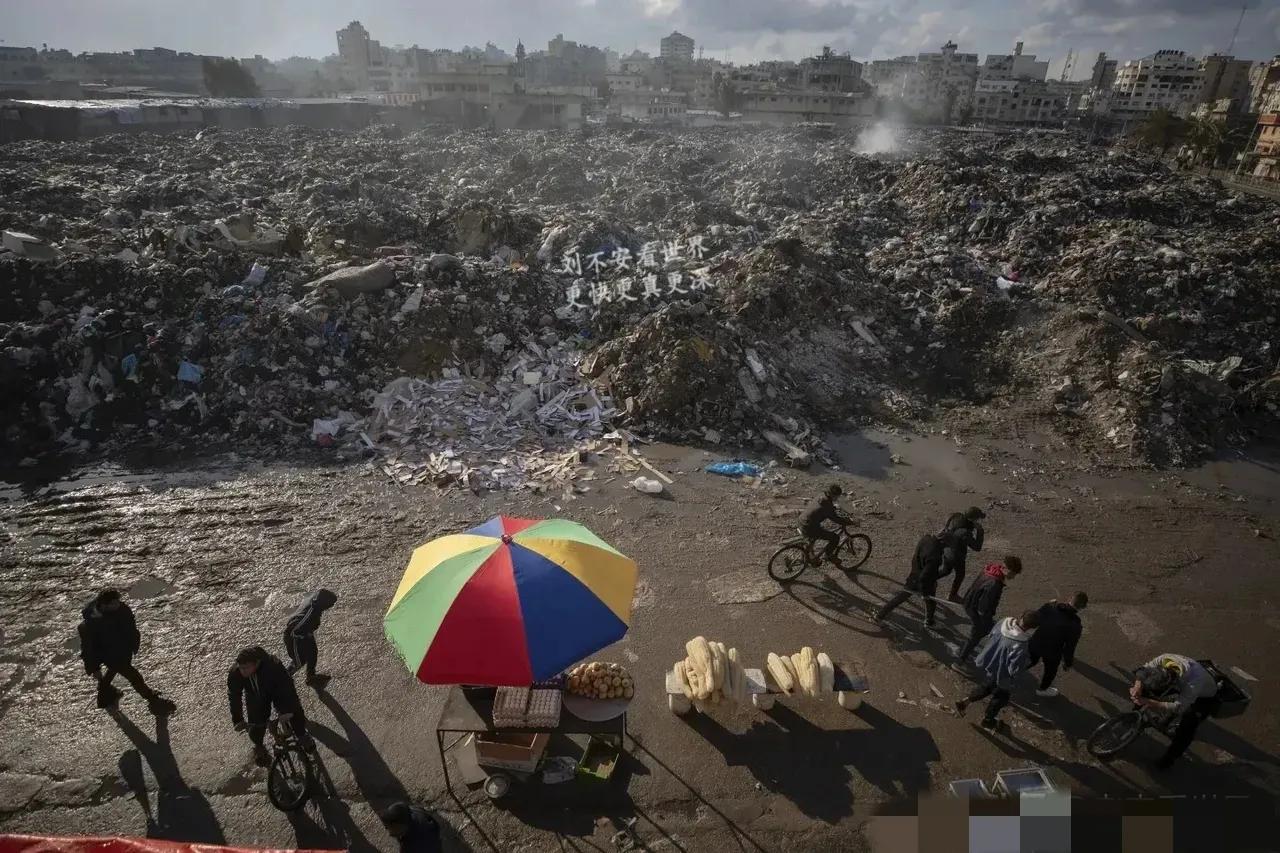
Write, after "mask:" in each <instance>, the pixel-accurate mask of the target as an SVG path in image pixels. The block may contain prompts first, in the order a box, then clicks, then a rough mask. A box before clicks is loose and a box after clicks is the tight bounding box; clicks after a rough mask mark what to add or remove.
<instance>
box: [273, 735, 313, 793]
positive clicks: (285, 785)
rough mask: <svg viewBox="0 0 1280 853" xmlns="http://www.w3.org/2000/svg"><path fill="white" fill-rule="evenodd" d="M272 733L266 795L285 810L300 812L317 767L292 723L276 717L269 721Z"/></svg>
mask: <svg viewBox="0 0 1280 853" xmlns="http://www.w3.org/2000/svg"><path fill="white" fill-rule="evenodd" d="M267 731H269V732H270V733H271V765H270V769H269V770H267V797H268V798H269V799H270V800H271V805H273V806H275V807H276V808H277V809H279V810H280V811H282V812H292V811H297V810H298V809H300V808H302V807H303V806H304V805H305V804H306V802H307V800H308V798H310V796H311V789H312V783H313V781H314V779H315V768H314V767H312V764H311V756H310V755H308V754H307V750H306V749H305V748H304V747H303V745H302V742H301V741H300V740H299V739H298V735H297V733H296V732H294V730H293V726H291V725H290V724H289V718H288V717H287V716H285V717H276V718H274V719H272V720H271V721H270V722H268V723H267Z"/></svg>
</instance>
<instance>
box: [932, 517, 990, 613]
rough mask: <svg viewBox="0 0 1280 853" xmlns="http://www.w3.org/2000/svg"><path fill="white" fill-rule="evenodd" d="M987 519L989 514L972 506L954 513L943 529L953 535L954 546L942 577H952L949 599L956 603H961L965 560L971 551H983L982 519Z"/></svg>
mask: <svg viewBox="0 0 1280 853" xmlns="http://www.w3.org/2000/svg"><path fill="white" fill-rule="evenodd" d="M986 517H987V514H986V513H985V512H983V511H982V510H981V509H980V508H979V507H976V506H971V507H969V508H968V509H967V510H965V511H964V512H953V513H952V514H951V515H950V516H949V517H948V518H947V524H946V526H945V527H944V528H943V530H944V531H945V532H946V533H949V534H951V536H952V538H953V542H954V544H953V545H952V547H951V550H950V552H949V553H948V555H947V556H948V560H947V565H946V566H944V567H943V570H942V575H941V576H942V577H945V576H946V575H948V574H950V575H952V577H953V579H952V581H951V594H950V595H949V596H948V599H949V600H951V601H954V602H956V603H959V602H960V586H961V584H963V583H964V576H965V560H966V558H967V557H968V556H969V552H970V551H981V550H982V542H983V539H985V537H986V531H985V530H984V529H983V527H982V519H984V518H986Z"/></svg>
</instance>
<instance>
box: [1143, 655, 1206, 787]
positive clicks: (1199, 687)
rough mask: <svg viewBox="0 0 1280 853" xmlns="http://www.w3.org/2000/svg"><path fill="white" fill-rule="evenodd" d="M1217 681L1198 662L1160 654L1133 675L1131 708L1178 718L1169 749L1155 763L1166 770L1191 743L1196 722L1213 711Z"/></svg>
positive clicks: (1193, 738) (1197, 723)
mask: <svg viewBox="0 0 1280 853" xmlns="http://www.w3.org/2000/svg"><path fill="white" fill-rule="evenodd" d="M1217 693H1218V681H1217V679H1215V678H1214V677H1213V675H1212V674H1210V672H1209V671H1208V670H1207V669H1205V668H1204V667H1203V666H1202V665H1201V664H1200V663H1199V662H1198V661H1195V660H1192V659H1191V658H1189V657H1185V656H1183V655H1175V654H1163V655H1159V656H1157V657H1156V658H1155V659H1154V660H1151V661H1148V662H1147V663H1146V664H1144V665H1143V666H1141V667H1139V668H1138V671H1137V672H1136V673H1134V682H1133V686H1132V687H1130V688H1129V698H1130V699H1132V700H1133V704H1135V705H1138V706H1140V707H1143V708H1150V709H1151V710H1153V711H1162V712H1164V713H1168V714H1177V715H1180V719H1179V720H1178V727H1177V729H1176V730H1175V731H1174V733H1173V736H1172V738H1171V739H1170V741H1169V748H1168V749H1167V750H1166V751H1165V754H1164V755H1163V756H1162V757H1161V758H1160V760H1159V761H1158V762H1156V766H1157V767H1158V768H1159V769H1161V770H1168V769H1169V767H1170V766H1171V765H1172V764H1173V762H1174V761H1176V760H1177V759H1178V756H1180V755H1182V753H1184V752H1186V751H1187V747H1188V746H1190V745H1191V741H1193V740H1195V736H1196V729H1197V728H1199V726H1200V722H1201V721H1202V720H1204V718H1205V717H1208V716H1209V715H1210V714H1211V713H1212V712H1213V710H1214V707H1215V706H1216V704H1217V702H1216V700H1215V698H1214V697H1215V696H1216V695H1217Z"/></svg>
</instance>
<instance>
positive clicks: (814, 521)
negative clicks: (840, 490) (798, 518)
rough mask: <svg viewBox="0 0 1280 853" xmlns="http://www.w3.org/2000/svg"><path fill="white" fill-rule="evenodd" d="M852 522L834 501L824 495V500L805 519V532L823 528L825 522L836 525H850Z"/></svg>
mask: <svg viewBox="0 0 1280 853" xmlns="http://www.w3.org/2000/svg"><path fill="white" fill-rule="evenodd" d="M852 520H853V519H851V518H849V516H847V515H845V514H844V513H842V512H841V511H840V508H839V507H837V506H836V502H835V501H834V500H832V499H831V498H829V497H827V496H826V495H823V496H822V500H820V501H818V505H817V506H816V507H814V508H813V509H811V510H810V511H809V514H808V515H806V516H805V517H804V525H803V527H804V529H805V530H813V529H816V528H820V527H822V524H823V522H825V521H832V522H835V523H836V524H849V523H850V522H851V521H852Z"/></svg>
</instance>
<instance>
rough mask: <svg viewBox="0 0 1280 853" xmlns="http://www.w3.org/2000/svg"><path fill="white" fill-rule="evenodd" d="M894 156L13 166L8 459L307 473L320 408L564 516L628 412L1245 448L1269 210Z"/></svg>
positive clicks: (121, 144)
mask: <svg viewBox="0 0 1280 853" xmlns="http://www.w3.org/2000/svg"><path fill="white" fill-rule="evenodd" d="M900 136H901V139H900V140H899V141H900V142H901V144H902V147H903V150H906V151H913V150H914V151H915V152H916V153H912V154H909V155H889V156H880V155H871V156H869V155H867V154H860V153H858V151H857V146H856V145H851V144H849V143H850V139H849V138H848V137H847V136H845V135H841V134H834V135H828V136H827V137H821V138H820V137H819V136H816V135H814V134H812V133H810V132H808V131H807V130H805V129H760V130H748V129H742V130H737V129H734V130H726V131H723V132H721V131H713V130H709V131H707V132H705V133H697V134H684V133H666V132H663V131H658V130H648V129H646V130H645V131H644V132H643V133H642V134H640V135H636V134H621V133H599V134H586V135H579V134H548V133H545V132H541V131H530V132H526V131H511V132H506V133H502V134H498V135H497V136H494V135H491V134H488V133H486V132H471V131H457V130H453V129H442V128H434V127H432V128H427V129H423V130H420V131H416V132H409V133H403V132H395V131H392V130H390V129H388V128H385V127H371V128H367V129H364V130H360V131H353V132H349V133H340V134H335V133H332V132H328V131H316V130H309V129H306V128H301V127H292V128H255V129H244V130H230V129H222V130H220V131H219V132H218V133H216V134H211V133H210V132H208V131H204V132H202V133H201V135H200V141H199V142H197V141H196V140H195V139H194V136H193V135H192V134H143V135H125V134H117V135H110V136H104V137H100V138H95V139H89V140H83V141H75V142H65V143H49V142H42V141H32V140H24V141H15V142H11V143H8V144H6V146H5V157H4V158H3V160H0V186H3V187H4V190H5V191H4V193H3V194H2V195H3V202H2V204H3V208H4V224H3V228H4V230H3V234H2V235H0V236H2V237H3V240H2V241H0V242H2V243H3V246H4V251H3V252H0V277H3V279H4V280H5V281H6V282H7V283H8V287H7V288H6V290H5V292H4V293H2V294H0V301H3V303H4V311H3V312H2V313H3V315H4V317H5V320H4V322H3V323H0V393H3V394H4V395H5V399H6V401H7V403H8V405H6V407H5V414H4V419H3V422H0V436H2V437H3V447H4V451H5V453H6V456H7V457H9V458H14V459H22V458H24V457H28V456H39V457H41V458H43V457H44V456H45V455H46V454H48V453H50V452H57V451H59V450H67V451H71V452H76V451H78V450H79V449H80V448H81V447H84V446H87V445H95V446H98V447H103V446H105V447H107V448H108V449H109V448H110V447H111V446H112V445H113V444H115V445H119V446H131V447H132V446H136V445H137V444H138V443H140V442H151V443H155V444H157V445H159V446H162V447H165V448H169V447H174V446H180V445H183V444H191V445H197V444H201V443H207V442H208V441H210V440H214V441H228V442H234V443H235V445H236V446H237V448H238V449H243V450H244V451H246V452H258V453H263V454H275V453H278V452H280V451H281V450H301V449H303V448H307V452H311V450H310V448H311V447H312V446H313V445H314V443H315V441H316V440H315V439H310V438H309V430H308V428H307V427H306V426H301V427H299V426H291V425H290V424H291V423H292V424H303V425H306V424H311V423H312V422H313V421H314V420H316V419H332V418H333V417H334V416H335V413H338V412H343V411H346V412H351V413H353V414H354V416H355V417H356V418H357V419H358V420H359V424H358V425H352V427H353V428H351V429H347V428H344V429H342V430H341V431H340V432H339V433H338V434H336V435H334V436H333V438H332V441H334V442H335V443H336V444H340V445H342V446H344V447H346V448H349V449H351V450H352V451H354V452H355V453H357V454H359V456H360V457H362V458H366V459H367V460H368V461H369V464H371V465H372V466H374V467H375V468H376V469H377V470H381V471H383V472H384V473H386V474H387V476H389V477H392V478H393V479H394V480H395V481H396V482H397V483H401V484H404V485H412V484H415V483H417V484H425V483H432V484H436V485H440V486H449V485H457V486H462V487H467V488H475V489H478V488H531V489H548V488H555V489H557V490H560V492H561V493H563V497H564V498H565V499H568V498H571V497H572V496H573V495H574V494H577V493H579V490H581V489H584V488H586V487H587V485H588V482H587V481H588V475H590V474H593V473H594V471H593V470H592V469H590V468H586V469H585V470H584V467H585V465H586V459H585V458H584V456H583V454H594V455H596V456H600V457H608V461H607V463H606V464H607V465H608V466H609V468H610V470H611V471H616V472H619V473H626V474H627V480H630V479H631V478H632V477H634V476H636V474H637V473H639V471H643V470H647V469H645V466H643V465H641V464H640V463H639V462H637V461H636V460H635V458H634V456H633V455H632V454H631V450H633V449H634V446H633V445H634V442H633V441H631V438H625V437H624V438H620V439H612V440H610V439H605V438H604V436H605V435H608V434H610V433H614V432H617V431H619V430H620V429H622V428H623V427H625V432H626V435H627V436H630V437H634V436H636V435H642V436H645V437H646V438H652V439H663V440H673V441H684V442H699V443H701V442H706V443H709V444H711V445H720V446H723V447H725V448H743V449H744V450H748V451H750V452H752V453H770V454H776V456H777V458H778V460H779V461H781V462H786V463H788V464H791V465H794V466H803V465H806V464H810V463H811V462H813V461H817V462H820V463H824V464H831V463H832V462H833V461H834V457H833V455H832V452H831V449H830V448H828V447H827V446H826V444H825V442H824V436H826V435H828V434H829V432H830V431H831V428H832V427H833V426H836V425H840V426H844V425H846V424H848V423H849V421H850V419H852V420H853V421H854V422H855V423H856V422H858V421H869V420H877V419H890V420H896V421H900V422H904V423H910V422H912V421H917V420H925V419H928V418H931V417H936V416H937V415H938V414H939V411H938V410H939V409H941V408H943V407H948V406H952V405H954V402H953V401H972V400H977V399H981V400H990V401H993V403H995V404H998V405H999V406H1001V407H1012V408H1014V409H1023V410H1027V411H1025V412H1023V411H1015V412H1013V414H1014V415H1021V414H1026V415H1027V416H1028V417H1030V418H1033V419H1037V420H1043V421H1046V422H1048V423H1050V424H1054V423H1056V424H1058V425H1059V426H1060V427H1061V428H1062V429H1063V430H1064V431H1066V432H1068V433H1069V434H1070V436H1071V440H1072V442H1073V446H1076V447H1079V448H1081V449H1082V451H1087V452H1090V453H1092V452H1094V451H1096V450H1110V451H1112V452H1117V453H1121V454H1131V455H1133V456H1135V457H1138V458H1140V459H1143V460H1148V461H1152V462H1157V463H1160V464H1165V465H1185V464H1190V463H1192V462H1195V461H1197V460H1200V459H1203V458H1205V457H1206V456H1208V455H1209V454H1211V453H1212V452H1213V451H1214V450H1215V449H1216V448H1219V447H1221V446H1223V445H1225V444H1228V443H1232V442H1235V441H1237V440H1239V439H1243V438H1247V437H1248V436H1249V435H1250V434H1261V435H1265V434H1268V433H1271V434H1274V432H1275V428H1276V420H1277V418H1278V417H1280V374H1278V373H1277V371H1276V359H1277V354H1278V353H1280V214H1277V212H1276V208H1275V205H1274V202H1270V201H1268V200H1265V199H1260V198H1256V197H1253V196H1245V195H1236V194H1234V193H1232V191H1230V190H1229V189H1227V188H1224V186H1223V185H1222V184H1221V183H1219V182H1217V181H1213V180H1209V179H1205V178H1202V177H1199V176H1195V175H1189V174H1186V173H1178V172H1175V171H1171V170H1169V169H1167V168H1165V167H1163V166H1161V165H1159V164H1156V163H1153V162H1152V161H1151V160H1150V158H1147V157H1142V156H1137V155H1134V154H1130V153H1128V152H1126V151H1124V150H1122V149H1116V150H1113V151H1106V150H1102V149H1095V148H1094V147H1092V146H1083V145H1076V144H1074V143H1073V141H1072V140H1070V139H1066V140H1064V139H1061V138H1055V139H1044V138H1035V137H1031V136H1024V135H1017V136H1014V135H1011V136H1009V137H1004V138H999V139H994V140H993V139H983V140H981V141H976V140H974V139H973V138H972V137H971V136H969V135H965V134H959V133H953V132H949V131H945V130H918V131H916V130H906V131H903V132H902V134H901V135H900ZM915 143H921V144H919V145H918V146H917V145H915ZM353 162H359V163H361V164H362V167H361V169H360V170H359V173H358V174H353V173H352V172H351V168H350V164H351V163H353ZM619 163H626V164H628V165H627V168H626V169H625V170H624V171H623V172H620V171H619V168H618V164H619ZM410 165H412V168H409V166H410ZM624 172H625V173H624ZM67 186H75V187H76V188H77V191H76V192H75V193H68V192H65V191H64V190H65V187H67ZM691 186H694V187H696V192H694V191H691V190H690V187H691ZM263 188H270V191H265V190H264V189H263ZM604 211H608V213H607V214H605V213H603V212H604ZM575 257H576V262H575V261H574V258H575ZM575 263H576V266H575ZM593 264H594V266H593ZM246 271H247V272H246ZM993 283H994V284H993ZM86 311H87V312H88V313H87V314H86V313H85V312H86ZM521 360H523V362H524V363H523V364H519V362H520V361H521ZM86 361H87V363H86ZM183 361H186V362H188V363H190V364H192V365H199V367H200V368H202V369H203V374H202V377H201V379H200V382H199V386H198V387H199V389H200V390H199V393H198V394H195V395H193V394H192V393H191V392H192V385H193V383H192V382H191V381H190V380H183V382H185V383H187V384H186V387H184V386H183V382H179V380H178V379H177V376H176V373H177V371H176V366H177V365H178V364H179V363H180V362H183ZM100 368H101V369H100ZM104 374H105V376H106V377H107V378H108V379H109V380H110V382H107V381H104V380H103V379H102V377H103V375H104ZM539 377H540V378H539ZM401 378H403V379H404V380H405V382H404V384H402V385H401V386H399V387H398V389H397V392H396V393H395V394H394V395H392V396H390V397H388V396H385V391H386V389H387V387H388V386H389V384H390V383H392V382H396V381H399V380H400V379H401ZM125 379H127V380H129V383H128V384H126V383H124V382H123V380H125ZM111 386H114V387H111ZM940 389H945V393H941V392H940ZM1027 389H1036V390H1033V391H1028V390H1027ZM967 410H968V409H967V407H961V409H959V410H957V412H956V416H957V417H966V416H967V415H966V412H967ZM1004 410H1005V409H1004V408H1001V409H1000V411H1004ZM325 435H329V434H328V433H326V434H325ZM86 443H87V444H86ZM732 452H735V451H733V450H728V451H726V455H727V454H728V453H732ZM895 464H901V463H900V462H897V461H895ZM651 474H652V472H651V471H649V472H648V473H647V474H645V475H644V476H646V477H647V476H649V475H651ZM656 479H657V480H658V481H659V482H665V480H664V478H663V477H662V476H659V477H657V478H656ZM1259 529H1260V528H1259Z"/></svg>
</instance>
